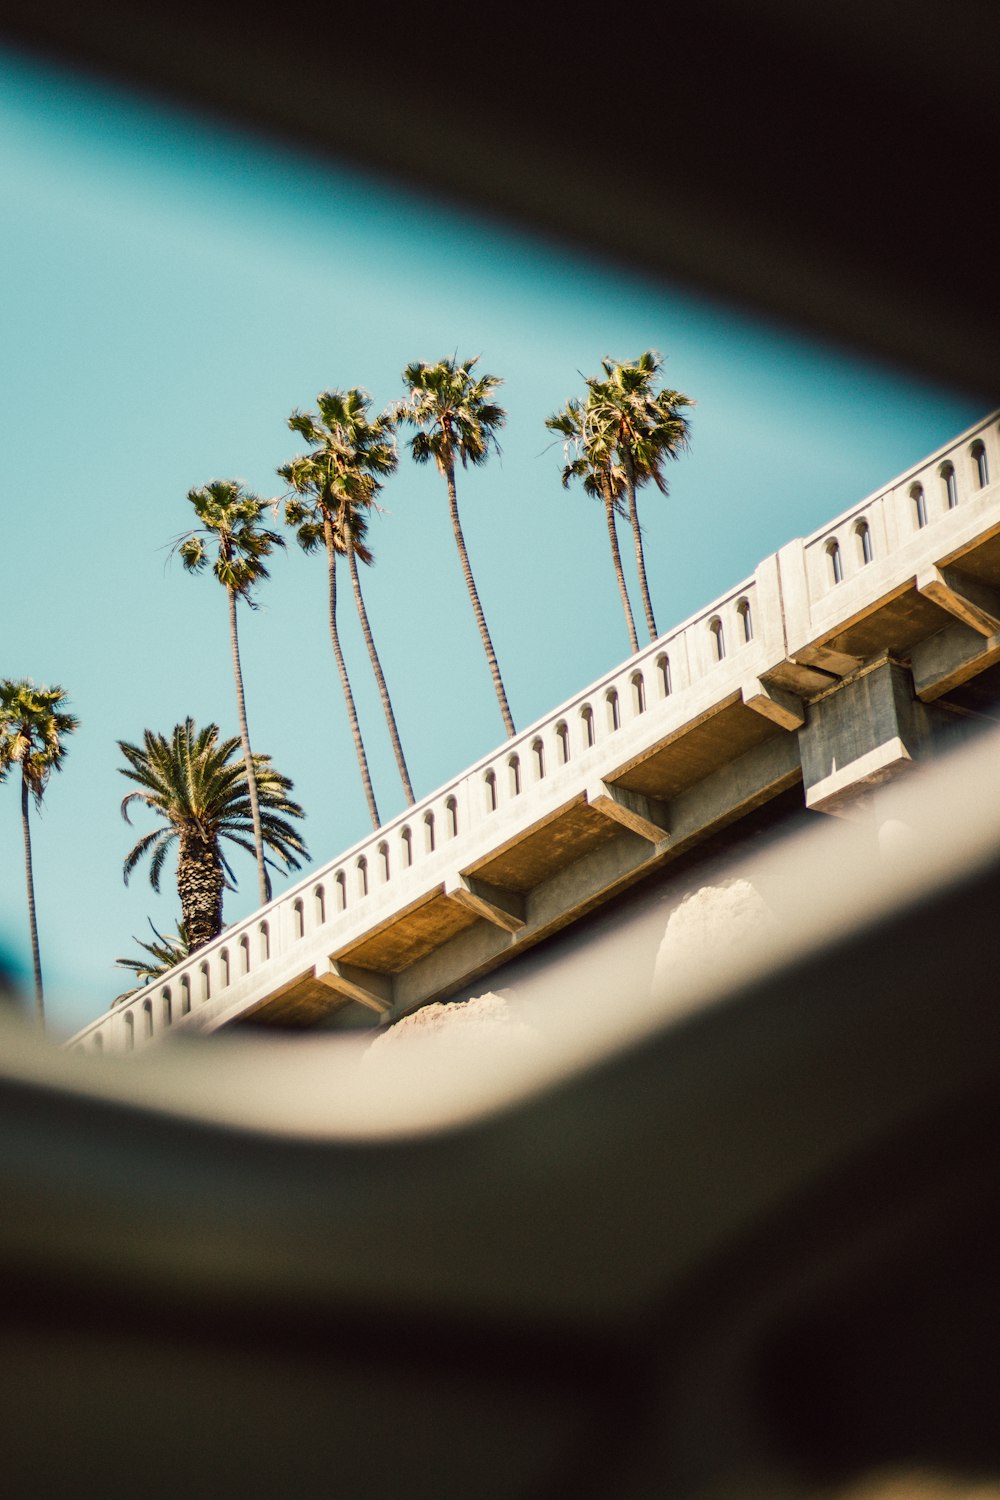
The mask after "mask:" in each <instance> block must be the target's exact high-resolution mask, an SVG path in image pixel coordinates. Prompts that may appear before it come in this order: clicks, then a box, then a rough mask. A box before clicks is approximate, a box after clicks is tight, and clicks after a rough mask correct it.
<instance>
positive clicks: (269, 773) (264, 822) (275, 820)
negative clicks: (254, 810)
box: [118, 718, 309, 891]
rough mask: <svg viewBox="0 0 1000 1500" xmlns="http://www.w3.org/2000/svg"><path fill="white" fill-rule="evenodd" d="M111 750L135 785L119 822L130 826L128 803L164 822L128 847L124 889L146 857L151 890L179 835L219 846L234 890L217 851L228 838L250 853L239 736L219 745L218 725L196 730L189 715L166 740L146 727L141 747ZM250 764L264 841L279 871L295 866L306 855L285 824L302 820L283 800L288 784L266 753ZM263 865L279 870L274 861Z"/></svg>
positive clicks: (122, 743)
mask: <svg viewBox="0 0 1000 1500" xmlns="http://www.w3.org/2000/svg"><path fill="white" fill-rule="evenodd" d="M118 748H119V749H120V750H121V752H122V754H123V755H124V757H125V759H126V760H127V762H128V765H127V766H121V767H119V770H120V771H121V773H122V775H123V776H127V777H128V779H129V780H130V781H134V782H136V784H137V785H138V786H139V788H140V790H139V791H137V792H129V793H128V795H127V796H126V797H124V798H123V800H122V807H121V811H122V817H123V818H124V819H125V821H126V823H129V822H131V819H130V817H129V808H130V805H131V803H133V802H136V801H139V802H142V803H144V804H145V806H146V807H148V808H149V809H150V810H151V811H152V812H154V813H156V814H157V815H158V816H159V817H161V818H162V819H163V820H164V824H165V825H166V826H165V827H162V828H157V829H154V831H153V832H152V833H146V834H143V836H142V837H141V838H140V839H138V840H137V841H136V843H135V844H134V845H133V846H132V848H131V849H130V850H129V852H128V854H127V855H126V857H125V865H124V876H125V883H126V885H127V884H128V880H129V876H130V875H131V874H132V871H133V870H134V869H135V867H136V865H137V864H138V863H139V862H140V860H142V859H143V858H144V857H145V856H146V855H149V856H150V866H149V879H150V884H151V885H152V887H153V889H154V891H158V890H159V889H160V875H161V873H162V870H163V863H164V860H165V859H166V857H167V854H168V853H169V851H170V848H171V845H172V844H173V843H174V842H175V841H177V840H179V839H180V838H181V836H182V835H183V834H184V833H191V834H194V835H196V836H197V837H198V838H199V839H200V840H201V841H202V842H203V843H205V844H210V845H215V846H217V847H219V854H220V858H222V861H223V864H224V866H225V869H226V872H227V874H228V875H229V879H230V881H231V882H232V883H233V884H234V885H235V881H234V880H233V876H232V872H231V870H230V869H229V866H228V864H226V862H225V859H224V857H223V856H222V853H221V841H222V840H228V841H229V842H230V843H233V844H236V845H237V846H238V847H239V848H240V849H245V850H246V852H247V853H248V854H249V855H251V856H253V855H254V853H255V850H254V845H253V823H252V820H251V814H250V797H249V793H248V790H247V773H246V766H245V764H244V762H243V759H242V755H241V751H240V741H239V739H238V737H236V736H234V737H232V738H231V739H226V740H221V741H220V739H219V727H218V725H217V724H208V725H206V726H205V728H203V729H196V727H195V724H194V720H193V719H190V718H188V719H185V721H184V723H183V724H178V725H176V726H175V728H174V731H173V734H171V735H170V737H169V738H168V737H167V736H166V735H162V734H154V733H153V731H152V730H150V729H147V730H145V731H144V733H143V742H142V745H130V744H128V743H127V742H126V741H125V740H119V741H118ZM253 762H254V770H255V772H256V777H257V791H258V796H259V798H260V817H261V826H262V831H263V835H264V843H265V845H266V846H267V848H268V849H269V850H270V851H271V853H272V854H274V855H275V856H276V857H277V858H278V859H279V860H280V861H281V864H282V865H283V866H284V867H285V869H291V870H297V869H299V868H300V865H299V860H298V858H297V857H296V856H297V855H300V854H301V855H302V856H303V857H304V858H306V859H308V857H309V856H308V853H307V851H306V846H305V844H304V843H303V841H302V839H301V837H300V835H299V833H298V831H297V830H296V829H295V828H294V827H293V826H292V824H291V823H289V822H288V821H287V820H288V819H289V818H301V817H303V816H304V814H303V812H302V808H301V807H300V806H299V804H298V803H297V802H293V801H292V800H291V798H290V797H289V795H288V793H289V791H290V790H291V786H292V783H291V782H290V781H289V779H288V777H287V776H282V775H281V774H280V772H278V771H276V770H275V769H274V767H273V766H272V765H271V757H270V756H269V755H254V757H253ZM268 864H270V865H271V866H272V868H275V869H277V868H278V866H277V865H275V863H274V861H273V860H268Z"/></svg>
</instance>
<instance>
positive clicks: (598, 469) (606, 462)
mask: <svg viewBox="0 0 1000 1500" xmlns="http://www.w3.org/2000/svg"><path fill="white" fill-rule="evenodd" d="M545 425H546V427H548V428H549V430H550V431H551V432H557V433H559V435H560V436H561V437H562V438H563V440H564V443H563V451H564V454H565V457H566V464H565V466H564V468H563V471H562V482H563V488H564V489H568V488H569V484H570V480H572V479H580V480H582V481H583V488H584V491H585V492H586V493H587V494H588V495H593V496H594V497H595V498H596V499H599V500H600V501H602V503H603V505H604V515H605V519H606V520H607V524H608V540H609V542H610V543H611V560H612V562H613V564H614V569H615V577H616V578H617V580H618V593H619V594H620V596H621V601H622V609H623V610H624V611H625V623H626V625H627V626H628V638H629V641H630V643H631V646H632V650H633V651H638V649H639V637H638V636H637V635H636V631H635V618H634V616H633V614H632V601H631V600H630V599H629V596H628V588H627V586H626V583H625V571H624V569H623V568H622V555H621V552H620V551H619V550H618V531H617V528H616V526H615V516H616V515H617V516H621V515H624V514H625V511H624V509H623V507H622V503H621V496H622V493H623V491H624V489H625V476H624V473H623V472H622V467H621V465H620V464H619V463H618V462H617V460H616V457H615V450H614V447H613V446H611V447H609V446H607V445H606V444H604V443H602V441H601V434H600V433H596V434H593V435H592V436H591V439H590V441H589V442H588V440H587V439H588V432H587V426H586V416H585V412H584V408H583V405H582V404H581V402H579V401H575V400H574V401H567V403H566V405H565V407H564V409H563V410H562V411H560V412H556V414H555V416H552V417H546V419H545Z"/></svg>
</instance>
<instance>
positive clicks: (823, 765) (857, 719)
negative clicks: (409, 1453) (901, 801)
mask: <svg viewBox="0 0 1000 1500" xmlns="http://www.w3.org/2000/svg"><path fill="white" fill-rule="evenodd" d="M936 712H938V711H936V710H934V709H932V708H929V707H928V706H927V705H926V704H923V703H921V702H920V701H919V700H918V699H917V698H916V697H915V696H914V691H913V682H912V678H911V676H910V673H909V671H908V669H907V668H906V667H903V666H901V665H900V663H899V662H896V661H893V660H892V658H891V657H888V656H886V657H882V658H881V659H880V660H878V661H875V662H872V663H871V664H870V665H869V666H867V667H865V668H863V669H862V670H861V671H860V672H858V673H857V674H856V675H854V676H853V677H850V678H847V679H846V680H845V681H844V682H841V683H839V684H838V685H837V686H836V687H835V688H832V689H831V690H830V691H829V692H828V693H827V694H825V695H824V696H823V697H821V698H818V699H817V700H816V701H815V702H813V703H811V704H810V705H809V714H808V720H807V722H806V724H805V725H804V726H803V728H802V729H800V730H799V752H800V755H801V758H802V780H803V784H804V787H805V799H806V806H807V807H810V808H813V809H814V810H815V811H817V812H825V813H832V814H834V815H835V816H844V815H849V814H851V813H853V812H855V811H856V810H857V805H858V803H859V801H860V799H862V798H865V797H867V796H868V794H870V793H871V792H872V791H873V790H874V789H875V788H876V787H879V786H881V785H883V784H884V783H885V782H887V781H890V780H892V779H893V778H894V777H896V776H898V775H899V774H900V773H901V772H904V771H906V770H907V769H908V768H909V767H910V766H911V765H912V764H913V762H914V761H915V760H919V759H920V758H921V757H922V756H924V755H926V754H927V752H928V750H929V748H930V743H931V739H932V735H933V729H934V722H933V721H934V716H935V714H936Z"/></svg>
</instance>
